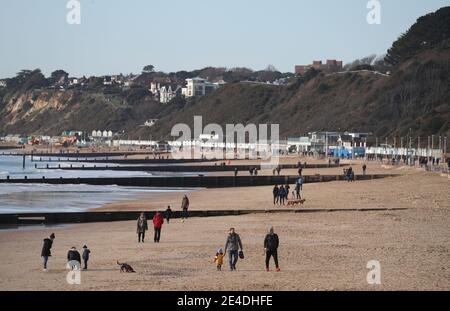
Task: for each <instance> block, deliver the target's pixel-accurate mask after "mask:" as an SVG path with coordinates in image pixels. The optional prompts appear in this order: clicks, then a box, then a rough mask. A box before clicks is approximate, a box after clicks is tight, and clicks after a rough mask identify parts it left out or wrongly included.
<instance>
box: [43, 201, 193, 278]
mask: <svg viewBox="0 0 450 311" xmlns="http://www.w3.org/2000/svg"><path fill="white" fill-rule="evenodd" d="M188 208H189V199H188V197H187V195H184V197H183V200H182V203H181V209H182V217H183V218H182V219H183V221H184V219H186V218H187V217H188ZM165 217H166V221H167V223H169V222H170V218H171V217H172V209H171V208H170V205H169V206H168V207H167V209H166V212H165ZM163 224H164V216H163V214H162V213H161V212H157V213H156V214H155V216H154V217H153V228H154V237H153V239H154V242H155V243H159V241H160V239H161V229H162V225H163ZM147 230H148V223H147V218H146V217H145V213H143V212H142V213H141V214H140V215H139V218H138V220H137V228H136V233H137V236H138V243H141V242H142V243H144V241H145V232H146V231H147ZM54 240H55V234H54V233H52V234H51V235H50V236H49V237H47V238H45V239H44V243H43V246H42V251H41V258H42V261H43V266H44V271H45V272H47V271H48V269H47V265H48V260H49V258H50V257H51V255H52V253H51V249H52V246H53V241H54ZM90 253H91V251H90V249H89V248H88V247H87V246H86V245H84V246H83V254H82V255H80V253H79V252H78V250H77V248H76V247H75V246H73V247H72V248H71V249H70V250H69V251H68V252H67V262H68V265H69V266H70V268H71V269H72V270H73V269H76V268H81V260H83V263H84V266H83V270H87V268H88V261H89V257H90Z"/></svg>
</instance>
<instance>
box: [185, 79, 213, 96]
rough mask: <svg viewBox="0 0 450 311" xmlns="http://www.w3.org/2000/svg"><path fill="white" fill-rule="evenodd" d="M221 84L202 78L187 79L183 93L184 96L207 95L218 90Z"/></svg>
mask: <svg viewBox="0 0 450 311" xmlns="http://www.w3.org/2000/svg"><path fill="white" fill-rule="evenodd" d="M220 85H221V84H220V83H211V82H209V81H207V80H206V79H202V78H192V79H186V87H184V88H183V89H182V91H181V94H182V95H183V96H184V97H194V96H205V95H207V94H209V93H212V92H214V91H215V90H217V89H218V88H219V87H220Z"/></svg>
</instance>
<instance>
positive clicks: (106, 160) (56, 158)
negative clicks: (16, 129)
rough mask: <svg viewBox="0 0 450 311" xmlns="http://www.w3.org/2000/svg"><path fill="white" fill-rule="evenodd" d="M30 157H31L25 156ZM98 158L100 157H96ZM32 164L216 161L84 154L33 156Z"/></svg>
mask: <svg viewBox="0 0 450 311" xmlns="http://www.w3.org/2000/svg"><path fill="white" fill-rule="evenodd" d="M27 156H31V155H27ZM97 157H100V158H101V156H97ZM31 161H32V162H69V163H79V162H84V163H114V164H184V163H199V162H214V161H216V160H213V159H211V160H205V159H167V158H155V159H115V158H112V159H109V158H108V157H107V156H106V157H104V158H101V159H97V158H89V157H85V156H84V154H80V155H79V156H78V157H67V156H66V155H58V156H54V157H51V158H50V157H46V156H41V155H34V156H33V158H32V159H31Z"/></svg>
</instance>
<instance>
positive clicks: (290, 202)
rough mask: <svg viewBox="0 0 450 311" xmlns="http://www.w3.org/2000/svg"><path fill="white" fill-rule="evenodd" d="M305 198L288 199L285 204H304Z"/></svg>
mask: <svg viewBox="0 0 450 311" xmlns="http://www.w3.org/2000/svg"><path fill="white" fill-rule="evenodd" d="M305 202H306V200H305V199H301V200H289V201H288V203H287V205H288V206H294V205H303V204H305Z"/></svg>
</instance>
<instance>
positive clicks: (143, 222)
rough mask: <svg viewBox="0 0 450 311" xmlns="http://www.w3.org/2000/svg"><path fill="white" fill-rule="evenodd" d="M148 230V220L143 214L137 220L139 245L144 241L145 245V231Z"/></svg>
mask: <svg viewBox="0 0 450 311" xmlns="http://www.w3.org/2000/svg"><path fill="white" fill-rule="evenodd" d="M147 230H148V224H147V218H146V217H145V214H144V213H141V215H140V216H139V218H138V220H137V229H136V233H137V235H138V243H140V242H141V241H142V243H144V239H145V231H147Z"/></svg>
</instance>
